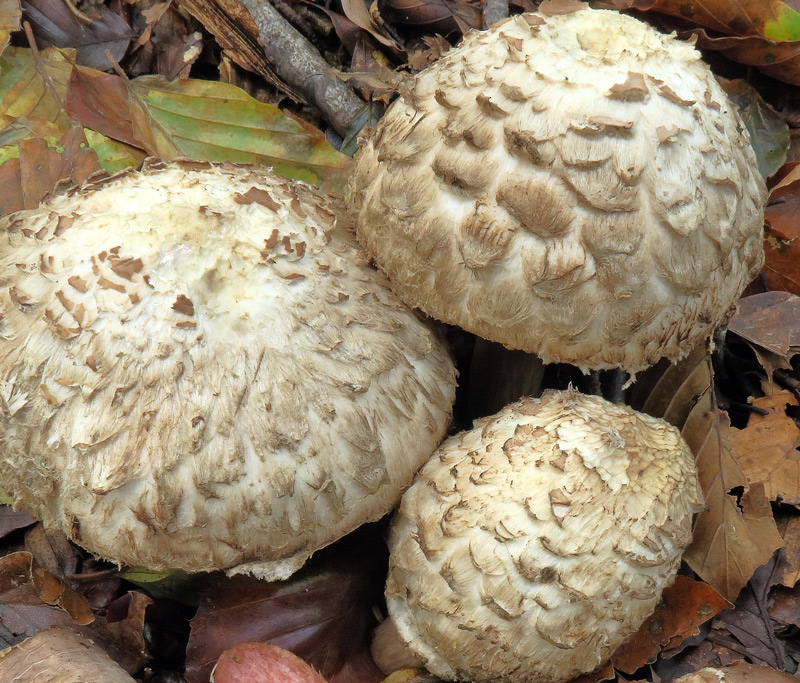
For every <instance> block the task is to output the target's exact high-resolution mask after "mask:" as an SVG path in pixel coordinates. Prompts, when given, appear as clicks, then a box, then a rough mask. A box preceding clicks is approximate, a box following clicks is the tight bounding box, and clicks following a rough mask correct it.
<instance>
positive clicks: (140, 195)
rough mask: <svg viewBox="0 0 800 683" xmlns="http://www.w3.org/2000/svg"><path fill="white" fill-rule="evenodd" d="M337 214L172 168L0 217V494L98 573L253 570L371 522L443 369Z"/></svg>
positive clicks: (241, 176) (255, 173)
mask: <svg viewBox="0 0 800 683" xmlns="http://www.w3.org/2000/svg"><path fill="white" fill-rule="evenodd" d="M336 208H337V207H336V206H335V205H334V204H333V202H332V201H331V200H329V199H327V198H326V197H324V196H322V195H320V194H319V193H317V192H316V191H315V190H314V189H313V188H311V187H308V186H306V185H304V184H302V183H294V182H292V181H289V180H286V179H284V178H281V177H279V176H276V175H273V174H272V173H270V172H268V171H266V170H259V169H256V168H248V167H236V166H232V165H211V164H192V163H188V162H187V163H179V164H172V165H155V166H150V167H149V168H147V169H146V170H145V171H144V172H142V173H134V172H129V173H123V174H121V175H118V176H115V177H113V178H111V179H109V180H105V181H103V182H97V183H94V184H89V185H87V186H85V187H83V188H81V189H79V190H77V191H74V192H71V193H69V194H68V195H66V196H58V197H55V198H53V199H52V200H50V201H48V202H47V203H46V204H44V205H43V206H42V207H40V208H39V209H37V210H32V211H23V212H20V213H17V214H14V215H12V216H10V217H7V218H5V219H3V220H2V221H0V228H2V237H1V238H0V239H1V240H2V244H0V314H1V316H2V327H1V328H0V330H1V331H2V334H0V406H1V407H2V410H3V420H2V422H1V423H0V452H2V458H0V486H2V489H4V490H6V491H8V492H9V493H11V494H12V495H13V496H14V498H15V502H16V503H17V504H19V505H23V506H25V508H26V509H28V510H29V511H30V512H31V513H33V514H35V515H37V516H38V517H40V518H41V519H42V520H44V522H45V523H46V524H48V525H50V526H55V527H61V528H63V529H64V530H65V531H66V532H67V534H68V535H69V536H70V537H71V538H72V539H74V540H75V541H76V542H78V543H79V544H81V545H83V546H84V547H86V548H88V549H89V550H91V551H92V552H94V553H96V554H98V555H101V556H103V557H106V558H109V559H112V560H114V561H117V562H121V563H125V564H129V565H144V566H147V567H151V568H154V569H164V568H169V567H178V568H182V569H184V570H187V571H204V570H213V569H223V568H236V571H252V572H253V573H256V574H258V575H260V576H264V577H267V578H282V577H285V576H287V575H288V574H290V573H291V572H292V571H294V570H295V569H297V568H298V567H299V566H301V565H302V564H303V562H304V561H305V559H306V558H307V557H308V556H309V555H310V554H311V553H312V552H313V551H315V550H317V549H319V548H321V547H322V546H324V545H326V544H328V543H331V542H332V541H334V540H336V539H337V538H339V537H341V536H342V535H344V534H345V533H347V532H348V531H350V530H352V529H354V528H355V527H357V526H358V525H360V524H362V523H364V522H366V521H368V520H374V519H377V518H378V517H380V516H382V515H383V514H385V513H386V512H388V511H389V510H390V509H391V508H392V507H393V506H394V505H395V503H396V501H397V499H398V497H399V495H400V492H401V490H402V489H403V488H404V487H406V486H407V485H408V484H409V482H410V481H411V478H412V476H413V474H414V472H415V471H416V470H417V469H418V468H419V466H420V465H421V464H422V462H424V461H425V459H426V458H427V457H428V456H429V455H430V453H431V452H432V451H433V450H434V449H435V447H436V446H437V444H438V443H439V441H440V440H441V438H442V437H443V436H444V432H445V428H446V425H447V423H448V419H449V413H450V408H451V404H452V401H453V399H454V383H455V377H454V375H455V371H454V368H453V366H452V363H451V361H450V360H449V357H448V355H447V351H446V350H445V348H444V347H443V345H442V344H441V343H440V342H439V341H438V340H437V338H436V337H435V336H434V334H433V333H432V332H431V331H430V330H428V329H427V328H426V327H425V326H424V325H423V324H422V323H421V322H420V321H419V320H418V319H417V318H416V317H415V316H414V315H413V314H412V313H411V312H410V311H409V310H408V309H407V308H406V307H405V306H404V305H403V304H402V303H401V302H400V301H399V300H398V299H397V298H396V297H395V296H394V295H393V294H392V293H391V292H390V291H389V290H388V289H387V288H386V287H385V282H384V280H383V278H382V277H381V276H380V274H379V273H378V272H377V271H375V270H374V269H372V268H371V267H369V265H368V264H367V262H366V261H365V259H364V258H363V257H362V255H361V254H360V252H359V250H358V246H357V244H356V243H355V240H354V238H353V237H352V235H351V233H350V231H349V230H348V229H347V228H346V227H344V226H341V225H337V224H336V220H335V216H334V213H333V212H334V211H335V210H336Z"/></svg>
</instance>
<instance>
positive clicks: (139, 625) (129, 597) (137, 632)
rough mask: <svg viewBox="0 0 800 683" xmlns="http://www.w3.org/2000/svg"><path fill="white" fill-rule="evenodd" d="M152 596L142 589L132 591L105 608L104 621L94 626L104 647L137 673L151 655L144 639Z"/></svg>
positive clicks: (122, 663) (132, 671) (115, 659)
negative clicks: (147, 613)
mask: <svg viewBox="0 0 800 683" xmlns="http://www.w3.org/2000/svg"><path fill="white" fill-rule="evenodd" d="M152 604H153V599H152V598H150V597H149V596H147V595H145V594H144V593H142V592H141V591H129V592H128V593H126V594H124V595H122V596H121V597H119V598H117V599H116V600H114V601H113V602H112V603H111V604H109V605H108V607H107V609H106V619H105V623H98V625H97V627H96V628H95V629H94V631H95V633H96V635H97V638H98V639H99V640H100V642H101V644H102V645H103V649H104V650H105V651H106V652H108V653H109V654H110V655H112V656H113V657H114V661H116V662H118V663H119V664H120V665H121V666H122V667H123V668H124V669H125V670H126V671H128V672H130V673H135V672H137V671H139V670H141V668H142V667H143V666H144V665H145V664H146V663H147V661H148V660H149V658H150V655H149V653H148V651H147V644H146V643H145V638H144V631H145V617H146V612H147V608H148V607H149V606H150V605H152Z"/></svg>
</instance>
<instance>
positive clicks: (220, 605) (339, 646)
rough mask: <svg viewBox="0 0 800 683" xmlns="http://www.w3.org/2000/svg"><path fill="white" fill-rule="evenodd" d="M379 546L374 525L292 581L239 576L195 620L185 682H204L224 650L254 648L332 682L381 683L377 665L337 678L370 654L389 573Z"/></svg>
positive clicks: (212, 595)
mask: <svg viewBox="0 0 800 683" xmlns="http://www.w3.org/2000/svg"><path fill="white" fill-rule="evenodd" d="M382 545H383V544H382V542H381V537H380V534H379V533H376V529H375V528H374V527H373V526H372V525H370V526H368V527H367V528H366V529H365V528H363V527H362V530H361V531H359V532H357V533H356V534H355V535H351V536H349V537H346V538H345V539H344V540H343V541H341V542H340V543H338V544H336V545H335V546H332V547H331V548H330V549H327V550H325V551H322V552H321V553H320V554H319V556H317V557H315V558H314V560H312V566H309V565H306V567H305V568H304V569H303V570H301V571H300V572H299V573H297V574H295V575H294V576H293V577H292V578H291V579H288V580H287V581H281V582H277V583H265V582H263V581H257V580H255V579H250V578H245V577H234V578H232V579H228V580H225V581H222V582H220V583H219V585H218V586H217V587H216V588H214V589H211V590H209V591H207V592H206V594H205V595H204V596H203V598H202V599H201V601H200V606H199V607H198V610H197V615H196V616H195V617H194V619H193V620H192V632H191V636H190V639H189V646H188V648H187V653H186V658H187V661H186V674H185V677H186V680H187V681H188V683H206V681H208V676H209V673H210V672H211V669H212V667H213V666H214V663H215V662H216V661H217V659H218V658H219V656H220V655H221V654H222V653H223V652H224V651H225V650H227V649H229V648H231V647H233V646H234V645H236V644H237V643H242V642H257V641H258V642H270V643H274V644H275V645H278V646H280V647H283V648H286V649H287V650H290V651H292V652H294V653H295V654H296V655H297V656H299V657H301V658H302V659H304V660H305V661H306V662H308V663H309V664H310V665H311V666H313V667H314V668H315V669H317V670H318V671H319V672H320V673H321V674H322V675H323V676H324V677H325V678H327V679H329V680H339V682H340V683H378V681H380V680H381V678H382V676H381V674H380V672H379V671H378V670H377V669H376V668H375V667H374V665H373V666H372V668H371V669H370V670H364V671H360V672H359V673H358V676H354V677H353V678H351V679H350V681H347V680H342V679H338V678H334V676H335V675H336V674H337V673H338V672H339V671H340V670H342V669H343V668H344V666H345V664H346V663H347V662H348V660H350V659H352V658H353V657H357V656H359V655H360V653H362V652H363V651H364V650H366V649H367V645H368V636H369V632H370V630H371V629H372V627H373V626H374V624H375V617H374V615H373V613H372V607H373V605H375V604H378V602H379V601H380V599H381V593H382V589H383V578H382V577H383V576H385V572H386V569H385V565H384V562H385V561H386V559H385V555H384V554H383V552H382V551H381V548H382Z"/></svg>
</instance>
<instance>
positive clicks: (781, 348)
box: [728, 292, 800, 360]
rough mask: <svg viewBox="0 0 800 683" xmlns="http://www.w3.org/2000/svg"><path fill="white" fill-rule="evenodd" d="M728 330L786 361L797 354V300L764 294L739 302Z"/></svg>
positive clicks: (799, 333)
mask: <svg viewBox="0 0 800 683" xmlns="http://www.w3.org/2000/svg"><path fill="white" fill-rule="evenodd" d="M728 329H729V330H730V331H731V332H735V333H736V334H738V335H739V336H740V337H742V338H743V339H746V340H747V341H748V342H751V343H753V344H756V345H757V346H760V347H762V348H764V349H767V350H768V351H771V352H773V353H775V354H778V355H780V356H783V357H785V358H786V359H787V360H788V358H789V357H790V356H792V355H793V354H795V353H800V297H798V296H795V295H794V294H789V293H788V292H764V293H763V294H754V295H753V296H748V297H745V298H744V299H740V300H739V310H738V311H737V312H736V314H735V315H734V316H733V318H731V321H730V323H729V324H728Z"/></svg>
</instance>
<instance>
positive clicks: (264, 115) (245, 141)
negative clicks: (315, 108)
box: [129, 76, 351, 192]
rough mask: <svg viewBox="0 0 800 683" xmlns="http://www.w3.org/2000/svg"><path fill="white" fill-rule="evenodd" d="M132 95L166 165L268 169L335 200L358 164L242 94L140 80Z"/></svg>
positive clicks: (141, 128) (144, 135)
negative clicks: (180, 159) (179, 159)
mask: <svg viewBox="0 0 800 683" xmlns="http://www.w3.org/2000/svg"><path fill="white" fill-rule="evenodd" d="M130 87H131V98H130V99H129V105H130V107H131V114H132V117H131V118H132V119H133V123H134V127H135V129H136V130H135V134H136V135H137V137H138V138H139V139H141V140H144V141H146V142H147V144H148V146H151V147H153V148H154V149H151V150H149V151H151V152H155V153H157V154H158V155H159V156H161V157H162V158H164V159H170V158H174V157H175V156H177V155H181V156H187V157H191V158H193V159H199V160H205V161H233V162H239V163H253V164H264V165H267V166H271V167H273V168H274V169H275V171H276V172H278V173H281V174H283V175H286V176H289V177H291V178H297V179H299V180H304V181H306V182H309V183H313V184H315V185H321V186H323V187H324V188H325V189H326V190H328V191H331V192H340V191H341V189H342V188H343V186H344V178H345V175H346V171H347V169H348V168H349V166H350V163H351V161H350V159H349V157H347V156H345V155H343V154H341V153H339V152H337V151H336V150H335V149H334V148H333V147H332V146H331V145H330V144H329V143H328V142H327V141H326V140H325V136H324V135H323V134H322V132H321V131H319V130H317V129H315V128H313V127H311V126H309V125H308V124H303V123H301V122H299V121H297V120H295V119H293V118H291V117H289V116H287V115H286V114H284V113H283V112H282V111H281V110H280V109H278V108H277V107H274V106H272V105H269V104H265V103H263V102H259V101H258V100H256V99H254V98H252V97H250V96H249V95H248V94H247V93H245V92H244V91H243V90H241V89H239V88H237V87H235V86H232V85H229V84H227V83H217V82H211V81H200V80H191V79H179V80H176V81H172V82H169V81H167V80H166V79H164V78H162V77H161V76H141V77H139V78H137V79H135V80H133V81H131V84H130Z"/></svg>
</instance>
